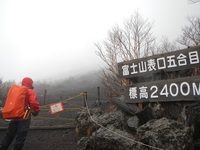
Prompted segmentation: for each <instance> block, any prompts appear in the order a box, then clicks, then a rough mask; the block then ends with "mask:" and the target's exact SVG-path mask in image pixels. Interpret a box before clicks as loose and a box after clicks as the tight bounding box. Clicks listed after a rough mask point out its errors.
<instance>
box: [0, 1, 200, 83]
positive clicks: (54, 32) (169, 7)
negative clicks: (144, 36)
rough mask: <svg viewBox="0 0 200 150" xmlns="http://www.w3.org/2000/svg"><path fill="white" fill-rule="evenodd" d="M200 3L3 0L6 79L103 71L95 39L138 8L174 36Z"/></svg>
mask: <svg viewBox="0 0 200 150" xmlns="http://www.w3.org/2000/svg"><path fill="white" fill-rule="evenodd" d="M199 5H200V3H197V4H193V5H192V4H188V2H187V0H176V1H174V0H167V1H160V0H151V1H145V0H109V1H108V0H101V1H96V0H84V1H82V0H73V1H67V0H59V1H55V0H34V1H30V0H20V1H14V0H1V1H0V68H1V71H0V78H2V79H3V80H4V81H5V80H15V81H16V82H20V81H21V79H22V78H23V77H25V76H29V77H31V78H33V80H34V81H52V80H54V81H55V80H61V79H65V78H68V77H70V76H75V75H81V74H85V73H87V72H89V71H92V70H99V69H100V67H102V66H103V62H102V60H101V59H100V58H99V57H98V56H97V55H96V54H95V51H96V50H97V48H96V47H95V45H94V43H98V42H102V41H103V40H106V37H107V34H108V31H109V30H110V29H112V27H113V26H115V25H116V24H119V25H122V24H123V22H124V20H125V19H128V18H129V17H130V16H131V15H132V14H133V13H134V12H135V11H136V10H137V11H139V12H140V13H141V14H142V15H143V16H144V17H145V18H148V19H149V20H150V21H153V22H154V24H155V26H154V34H155V35H156V37H157V38H158V39H159V38H160V37H162V36H166V37H168V38H169V39H170V40H171V41H172V40H175V39H176V38H177V37H178V36H179V35H181V27H183V26H184V25H185V24H186V17H187V16H188V15H199Z"/></svg>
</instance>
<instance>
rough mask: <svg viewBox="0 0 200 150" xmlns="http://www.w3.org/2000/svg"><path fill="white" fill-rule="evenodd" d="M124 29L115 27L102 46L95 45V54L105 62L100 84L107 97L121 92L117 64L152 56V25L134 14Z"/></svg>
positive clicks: (153, 38) (121, 86) (137, 14)
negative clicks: (103, 86)
mask: <svg viewBox="0 0 200 150" xmlns="http://www.w3.org/2000/svg"><path fill="white" fill-rule="evenodd" d="M123 25H124V26H123V27H124V28H120V27H119V26H116V27H114V28H112V30H111V31H109V33H108V38H107V39H106V40H105V41H103V42H102V44H95V45H96V47H97V48H98V51H96V54H97V55H98V56H99V57H100V58H101V59H102V60H103V61H104V62H105V64H106V67H105V68H102V72H103V75H102V76H103V77H102V82H103V84H104V85H105V88H106V92H107V96H110V97H113V96H120V95H121V92H123V85H124V84H123V83H122V82H123V81H121V80H120V79H119V77H118V66H117V63H118V62H120V61H128V60H132V59H138V58H141V57H145V56H148V55H152V54H153V51H154V47H155V45H154V44H155V37H154V36H153V35H152V28H153V23H151V22H149V21H148V20H147V19H144V18H143V17H142V16H141V15H140V14H139V13H138V12H135V13H134V14H133V15H132V16H131V17H130V19H128V20H126V21H125V22H124V24H123Z"/></svg>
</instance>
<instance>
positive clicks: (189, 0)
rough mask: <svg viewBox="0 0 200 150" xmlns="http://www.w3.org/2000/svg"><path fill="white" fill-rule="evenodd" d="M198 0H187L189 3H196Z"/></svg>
mask: <svg viewBox="0 0 200 150" xmlns="http://www.w3.org/2000/svg"><path fill="white" fill-rule="evenodd" d="M198 2H200V0H188V3H189V4H194V3H198Z"/></svg>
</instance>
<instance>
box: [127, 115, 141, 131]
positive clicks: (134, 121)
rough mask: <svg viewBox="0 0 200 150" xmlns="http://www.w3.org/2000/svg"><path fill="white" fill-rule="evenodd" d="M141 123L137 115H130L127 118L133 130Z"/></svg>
mask: <svg viewBox="0 0 200 150" xmlns="http://www.w3.org/2000/svg"><path fill="white" fill-rule="evenodd" d="M139 123H140V120H139V119H138V117H137V116H133V117H130V118H128V120H127V125H128V127H129V128H130V129H131V130H133V131H135V130H136V129H137V127H138V126H139Z"/></svg>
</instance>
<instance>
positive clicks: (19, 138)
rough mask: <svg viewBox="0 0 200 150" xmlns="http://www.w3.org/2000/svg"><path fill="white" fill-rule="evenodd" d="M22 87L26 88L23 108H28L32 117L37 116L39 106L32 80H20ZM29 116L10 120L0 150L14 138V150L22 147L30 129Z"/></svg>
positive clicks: (6, 146) (4, 149)
mask: <svg viewBox="0 0 200 150" xmlns="http://www.w3.org/2000/svg"><path fill="white" fill-rule="evenodd" d="M22 86H26V87H27V88H28V90H27V93H26V98H25V107H26V108H28V107H29V108H30V109H31V111H32V115H33V116H37V115H38V113H39V112H40V106H39V103H38V101H37V95H36V93H35V91H34V90H33V88H34V87H33V80H32V79H31V78H29V77H25V78H24V79H23V80H22ZM30 122H31V115H30V116H28V117H27V118H23V117H22V118H18V119H12V120H11V121H10V122H9V126H8V130H7V132H6V134H5V137H4V138H3V140H2V143H1V145H0V150H7V149H8V147H9V145H10V144H11V143H12V141H13V139H14V138H15V137H16V141H15V144H14V150H21V149H22V148H23V146H24V142H25V140H26V136H27V133H28V130H29V128H30Z"/></svg>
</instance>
